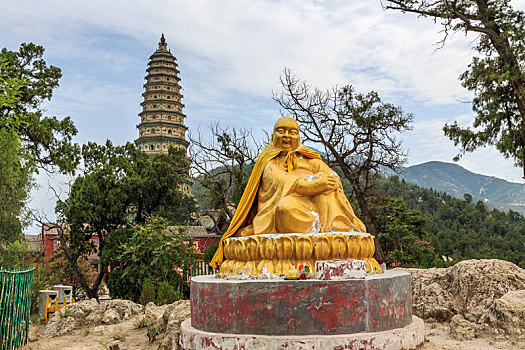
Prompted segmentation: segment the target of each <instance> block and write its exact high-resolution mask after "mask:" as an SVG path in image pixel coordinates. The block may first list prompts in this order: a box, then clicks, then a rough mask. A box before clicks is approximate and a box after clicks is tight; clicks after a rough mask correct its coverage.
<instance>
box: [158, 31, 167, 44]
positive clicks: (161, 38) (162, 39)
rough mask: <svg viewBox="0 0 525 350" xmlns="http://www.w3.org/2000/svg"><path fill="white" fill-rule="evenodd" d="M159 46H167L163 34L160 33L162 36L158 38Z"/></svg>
mask: <svg viewBox="0 0 525 350" xmlns="http://www.w3.org/2000/svg"><path fill="white" fill-rule="evenodd" d="M159 46H168V45H167V44H166V39H165V38H164V33H162V35H161V36H160V42H159Z"/></svg>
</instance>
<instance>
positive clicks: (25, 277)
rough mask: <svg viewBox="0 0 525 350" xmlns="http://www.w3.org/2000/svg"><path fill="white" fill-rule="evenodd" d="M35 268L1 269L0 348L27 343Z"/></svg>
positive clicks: (0, 349)
mask: <svg viewBox="0 0 525 350" xmlns="http://www.w3.org/2000/svg"><path fill="white" fill-rule="evenodd" d="M34 270H35V268H34V267H32V268H30V269H27V270H12V271H11V270H1V269H0V344H1V345H0V350H12V349H18V348H19V347H21V346H22V345H24V344H26V343H27V337H28V334H29V314H30V311H31V288H32V287H33V271H34Z"/></svg>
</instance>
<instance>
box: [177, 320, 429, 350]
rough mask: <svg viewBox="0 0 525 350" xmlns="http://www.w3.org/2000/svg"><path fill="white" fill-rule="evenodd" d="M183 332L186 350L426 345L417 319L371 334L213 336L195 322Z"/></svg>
mask: <svg viewBox="0 0 525 350" xmlns="http://www.w3.org/2000/svg"><path fill="white" fill-rule="evenodd" d="M180 331H181V333H180V345H181V346H182V348H183V349H186V350H193V349H214V350H215V349H221V350H226V349H239V350H240V349H246V350H247V349H258V350H259V349H260V350H263V349H267V350H275V349H286V350H299V349H301V350H303V349H305V350H306V349H316V350H330V349H341V350H343V349H346V350H375V349H381V350H401V349H417V348H419V347H420V346H421V345H422V344H423V342H424V341H425V327H424V324H423V320H421V319H420V318H418V317H416V316H412V323H411V324H409V325H408V326H405V327H403V328H397V329H392V330H387V331H381V332H370V333H353V334H332V335H301V336H291V335H290V336H271V335H255V334H229V333H212V332H204V331H200V330H198V329H195V328H193V327H192V326H191V319H188V320H186V321H184V322H182V324H181V330H180Z"/></svg>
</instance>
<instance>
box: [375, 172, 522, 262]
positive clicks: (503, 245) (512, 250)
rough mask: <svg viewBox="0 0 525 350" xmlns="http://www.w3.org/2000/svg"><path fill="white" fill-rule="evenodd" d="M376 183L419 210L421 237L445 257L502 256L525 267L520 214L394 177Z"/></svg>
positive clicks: (411, 207)
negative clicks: (422, 224)
mask: <svg viewBox="0 0 525 350" xmlns="http://www.w3.org/2000/svg"><path fill="white" fill-rule="evenodd" d="M379 185H380V186H379V187H380V189H381V190H382V192H384V193H386V194H388V195H389V196H392V197H398V198H402V199H403V201H404V202H405V203H406V205H407V207H408V208H410V209H417V210H419V211H421V213H422V214H423V215H424V216H425V218H426V221H427V222H426V231H427V233H426V235H425V237H424V239H425V240H427V241H428V242H430V244H431V245H432V246H433V247H435V251H436V253H437V254H438V256H441V257H444V259H445V260H449V259H452V260H450V262H452V261H453V262H457V261H459V260H464V259H503V260H508V261H511V262H513V263H515V264H518V265H519V266H521V267H525V218H524V217H523V215H521V214H520V213H518V212H516V211H512V210H510V211H508V212H504V211H500V210H498V209H490V208H489V207H488V206H487V205H485V204H484V203H483V202H482V201H478V202H476V201H471V200H470V198H468V200H461V199H457V198H454V197H452V196H451V195H449V194H445V193H439V192H437V191H435V190H431V189H426V188H421V187H419V186H416V185H413V184H410V183H408V182H406V181H405V180H403V179H399V178H398V177H397V176H393V177H390V178H388V179H386V178H385V179H381V180H380V184H379Z"/></svg>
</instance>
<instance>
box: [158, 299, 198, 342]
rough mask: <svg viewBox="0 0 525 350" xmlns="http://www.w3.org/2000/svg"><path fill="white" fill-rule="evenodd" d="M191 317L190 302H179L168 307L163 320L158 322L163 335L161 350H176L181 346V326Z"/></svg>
mask: <svg viewBox="0 0 525 350" xmlns="http://www.w3.org/2000/svg"><path fill="white" fill-rule="evenodd" d="M190 316H191V307H190V301H189V300H179V301H176V302H174V303H173V304H170V305H168V307H167V308H166V309H165V311H164V314H163V315H162V318H161V319H159V320H158V322H157V329H158V331H159V333H160V334H161V337H160V339H159V350H168V349H169V350H171V349H176V348H177V346H178V345H177V344H179V336H180V324H181V323H182V321H184V320H186V319H187V318H189V317H190Z"/></svg>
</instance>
